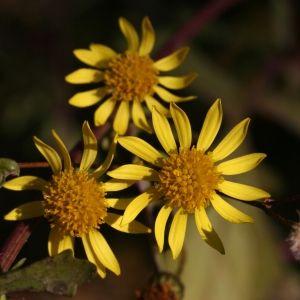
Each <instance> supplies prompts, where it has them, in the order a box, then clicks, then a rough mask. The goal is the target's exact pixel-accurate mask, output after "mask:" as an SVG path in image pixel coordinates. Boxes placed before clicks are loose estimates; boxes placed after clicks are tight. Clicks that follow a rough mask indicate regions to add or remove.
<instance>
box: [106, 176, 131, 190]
mask: <svg viewBox="0 0 300 300" xmlns="http://www.w3.org/2000/svg"><path fill="white" fill-rule="evenodd" d="M135 182H136V180H122V179H115V178H113V179H110V180H108V181H106V182H105V184H104V185H105V190H106V191H107V192H117V191H121V190H124V189H126V188H128V187H130V186H132V185H133V184H134V183H135Z"/></svg>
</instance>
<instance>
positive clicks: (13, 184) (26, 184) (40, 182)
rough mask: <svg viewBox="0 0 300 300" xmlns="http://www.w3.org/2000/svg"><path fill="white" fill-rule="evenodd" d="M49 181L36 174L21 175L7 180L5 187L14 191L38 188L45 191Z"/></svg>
mask: <svg viewBox="0 0 300 300" xmlns="http://www.w3.org/2000/svg"><path fill="white" fill-rule="evenodd" d="M46 185H47V181H45V180H44V179H42V178H39V177H36V176H21V177H17V178H14V179H12V180H9V181H6V182H5V183H4V184H3V187H5V188H6V189H9V190H13V191H25V190H38V191H44V190H45V189H46V188H45V186H46Z"/></svg>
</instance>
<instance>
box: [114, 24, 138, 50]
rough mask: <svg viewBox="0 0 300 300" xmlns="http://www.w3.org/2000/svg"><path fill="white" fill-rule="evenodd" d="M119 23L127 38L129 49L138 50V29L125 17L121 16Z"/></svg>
mask: <svg viewBox="0 0 300 300" xmlns="http://www.w3.org/2000/svg"><path fill="white" fill-rule="evenodd" d="M119 25H120V29H121V31H122V33H123V35H124V37H125V38H126V40H127V43H128V51H129V52H136V51H137V50H138V46H139V37H138V35H137V33H136V30H135V29H134V27H133V26H132V25H131V23H130V22H128V21H127V20H126V19H124V18H119Z"/></svg>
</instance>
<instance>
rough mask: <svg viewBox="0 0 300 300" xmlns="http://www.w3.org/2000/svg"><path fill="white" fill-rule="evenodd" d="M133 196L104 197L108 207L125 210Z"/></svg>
mask: <svg viewBox="0 0 300 300" xmlns="http://www.w3.org/2000/svg"><path fill="white" fill-rule="evenodd" d="M134 199H135V197H133V198H124V199H122V198H109V199H106V201H107V202H108V204H109V207H111V208H114V209H120V210H125V209H126V207H127V206H128V205H129V204H130V203H131V202H132V200H134Z"/></svg>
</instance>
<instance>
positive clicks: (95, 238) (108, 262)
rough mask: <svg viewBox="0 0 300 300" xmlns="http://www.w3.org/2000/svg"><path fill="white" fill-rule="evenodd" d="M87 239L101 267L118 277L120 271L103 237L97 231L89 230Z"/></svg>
mask: <svg viewBox="0 0 300 300" xmlns="http://www.w3.org/2000/svg"><path fill="white" fill-rule="evenodd" d="M89 237H90V242H91V246H92V248H93V250H94V252H95V254H96V255H97V257H98V258H99V260H100V261H101V262H102V263H103V265H104V266H105V267H106V268H107V269H110V270H111V271H113V272H114V273H115V274H116V275H120V274H121V270H120V266H119V263H118V261H117V259H116V257H115V255H114V254H113V252H112V251H111V249H110V247H109V245H108V243H107V242H106V240H105V238H104V237H103V235H102V234H101V233H100V232H99V231H98V230H91V231H90V232H89Z"/></svg>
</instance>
